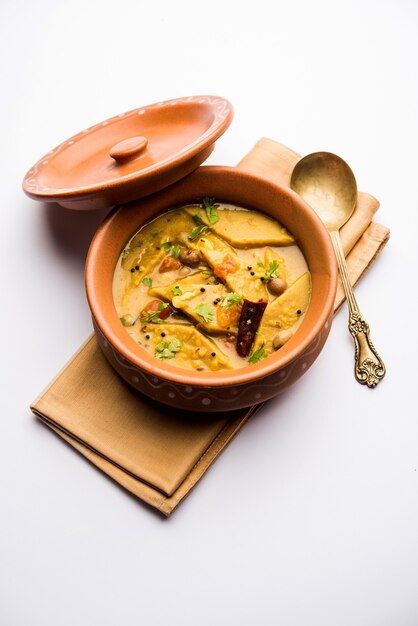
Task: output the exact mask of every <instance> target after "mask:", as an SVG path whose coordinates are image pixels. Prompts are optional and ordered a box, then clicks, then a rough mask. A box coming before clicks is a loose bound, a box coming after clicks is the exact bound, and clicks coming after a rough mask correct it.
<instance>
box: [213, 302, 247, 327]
mask: <svg viewBox="0 0 418 626" xmlns="http://www.w3.org/2000/svg"><path fill="white" fill-rule="evenodd" d="M240 315H241V305H240V304H235V305H234V306H218V307H217V309H216V319H217V321H218V324H219V326H221V327H222V328H228V327H229V326H232V325H233V324H238V320H239V317H240Z"/></svg>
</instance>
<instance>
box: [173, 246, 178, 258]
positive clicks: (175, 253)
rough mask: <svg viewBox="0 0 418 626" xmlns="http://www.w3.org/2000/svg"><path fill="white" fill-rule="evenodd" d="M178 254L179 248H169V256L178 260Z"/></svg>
mask: <svg viewBox="0 0 418 626" xmlns="http://www.w3.org/2000/svg"><path fill="white" fill-rule="evenodd" d="M179 254H180V246H173V247H172V248H171V256H173V257H174V258H175V259H178V256H179Z"/></svg>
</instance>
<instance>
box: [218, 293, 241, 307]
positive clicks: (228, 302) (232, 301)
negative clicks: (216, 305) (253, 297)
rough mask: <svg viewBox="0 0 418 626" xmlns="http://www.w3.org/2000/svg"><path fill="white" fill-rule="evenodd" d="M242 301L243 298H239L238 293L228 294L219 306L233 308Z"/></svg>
mask: <svg viewBox="0 0 418 626" xmlns="http://www.w3.org/2000/svg"><path fill="white" fill-rule="evenodd" d="M243 299H244V298H243V296H240V295H239V294H238V293H229V294H228V295H227V296H225V298H224V299H223V300H222V304H221V306H235V305H236V304H240V303H241V302H242V301H243Z"/></svg>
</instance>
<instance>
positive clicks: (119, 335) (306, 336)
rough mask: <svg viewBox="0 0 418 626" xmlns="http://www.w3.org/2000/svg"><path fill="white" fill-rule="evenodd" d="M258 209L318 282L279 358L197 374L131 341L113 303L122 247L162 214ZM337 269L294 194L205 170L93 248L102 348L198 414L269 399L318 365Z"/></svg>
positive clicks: (115, 218) (145, 384)
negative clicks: (190, 208)
mask: <svg viewBox="0 0 418 626" xmlns="http://www.w3.org/2000/svg"><path fill="white" fill-rule="evenodd" d="M205 195H208V196H211V197H214V198H216V199H217V200H218V201H223V202H227V203H232V204H235V205H237V206H243V207H247V208H253V209H258V210H260V211H264V212H265V213H267V214H268V215H271V216H272V217H274V218H276V219H277V220H278V221H280V222H281V223H282V224H283V225H284V226H286V228H287V229H288V230H289V231H290V232H291V233H292V234H293V235H294V237H295V238H296V240H297V242H298V245H299V246H300V248H301V250H302V252H303V254H304V256H305V259H306V261H307V263H308V266H309V269H310V272H311V276H312V296H311V302H310V305H309V307H308V310H307V311H306V314H305V319H304V320H303V322H302V324H301V326H300V327H299V329H298V331H297V332H296V333H295V335H294V336H293V337H292V338H291V339H290V340H289V341H288V342H287V343H286V344H285V345H284V346H283V347H282V348H280V349H279V350H278V351H277V352H275V353H274V354H272V355H270V356H269V357H267V358H265V359H263V360H262V361H259V362H258V363H256V364H254V365H249V366H248V367H244V368H242V369H237V370H228V371H221V372H207V371H203V372H197V371H196V372H194V371H189V370H185V369H181V368H178V367H175V366H173V365H171V364H170V363H166V362H163V361H158V360H157V359H155V358H154V357H153V356H152V355H151V354H149V353H148V352H146V350H144V349H143V348H141V347H140V346H138V345H137V344H136V342H135V341H134V340H133V339H132V338H131V337H130V336H129V335H128V333H127V332H126V331H125V329H124V328H123V326H122V325H121V323H120V321H119V318H118V315H117V313H116V309H115V306H114V303H113V298H112V277H113V272H114V269H115V266H116V263H117V261H118V258H119V255H120V253H121V251H122V249H123V248H124V247H125V245H126V243H127V242H128V241H129V239H130V238H131V237H132V236H133V235H134V233H135V232H136V231H137V230H138V229H139V228H140V227H141V226H142V225H143V224H145V223H146V222H148V221H149V220H150V219H152V218H154V217H155V216H156V215H158V214H159V213H162V212H164V211H167V210H169V209H172V208H174V207H177V206H181V205H184V204H188V203H192V202H196V201H199V200H200V199H201V198H202V197H203V196H205ZM336 286H337V267H336V261H335V256H334V252H333V249H332V244H331V240H330V237H329V235H328V233H327V231H326V230H325V228H324V226H323V224H322V222H321V221H320V220H319V218H318V217H317V215H316V214H315V213H314V211H313V210H312V209H311V208H310V207H309V206H308V205H307V204H306V203H305V202H304V201H303V200H302V199H301V198H300V197H299V196H298V195H297V194H295V193H294V192H293V191H291V190H290V189H288V188H286V187H283V186H280V185H278V184H275V183H272V182H271V181H269V180H267V179H265V178H262V177H259V176H255V175H253V174H250V173H247V172H243V171H240V170H238V169H236V168H232V167H231V168H229V167H212V166H209V167H200V168H199V169H197V170H196V171H195V172H193V173H192V174H190V175H189V176H187V177H186V178H184V179H182V180H181V181H179V182H177V183H175V184H174V185H172V186H170V187H168V188H166V189H164V190H163V191H160V192H158V193H156V194H154V195H152V196H149V197H147V198H145V199H142V200H138V201H136V202H132V203H131V204H128V205H124V206H122V207H119V208H116V209H114V210H113V211H112V212H111V213H110V214H109V216H108V217H107V218H106V219H105V220H104V222H103V223H102V224H101V226H100V227H99V229H98V231H97V233H96V235H95V237H94V239H93V241H92V244H91V247H90V250H89V254H88V257H87V265H86V290H87V298H88V302H89V306H90V309H91V313H92V316H93V324H94V329H95V332H96V334H97V337H98V340H99V343H100V346H101V348H102V350H103V352H104V354H105V356H106V358H107V359H108V361H109V362H110V364H111V365H112V366H113V367H114V369H115V370H116V371H117V372H118V374H120V375H121V376H122V377H123V378H124V379H125V380H126V381H127V382H128V383H130V384H131V385H132V386H133V387H135V389H137V390H138V391H140V392H142V393H144V394H145V395H147V396H150V397H151V398H153V399H154V400H158V401H159V402H163V403H165V404H168V405H171V406H173V407H178V408H183V409H188V410H193V411H221V410H228V409H237V408H242V407H245V406H250V405H252V404H255V403H259V402H263V401H265V400H268V399H270V398H272V397H273V396H275V395H276V394H278V393H279V392H281V391H283V390H284V389H286V387H288V386H289V385H290V384H292V383H294V382H295V381H296V380H298V379H299V378H300V377H301V376H302V375H303V374H304V373H305V372H306V371H307V370H308V368H309V367H310V366H311V365H312V363H313V362H314V361H315V359H316V358H317V356H318V355H319V353H320V352H321V349H322V347H323V346H324V343H325V341H326V339H327V337H328V333H329V331H330V327H331V323H332V316H333V305H334V299H335V292H336Z"/></svg>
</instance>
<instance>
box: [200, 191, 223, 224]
mask: <svg viewBox="0 0 418 626" xmlns="http://www.w3.org/2000/svg"><path fill="white" fill-rule="evenodd" d="M202 203H203V206H204V208H205V211H206V216H207V218H208V222H209V224H216V222H219V215H218V209H217V207H218V206H219V205H216V204H215V198H209V196H205V197H204V198H203V200H202Z"/></svg>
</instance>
